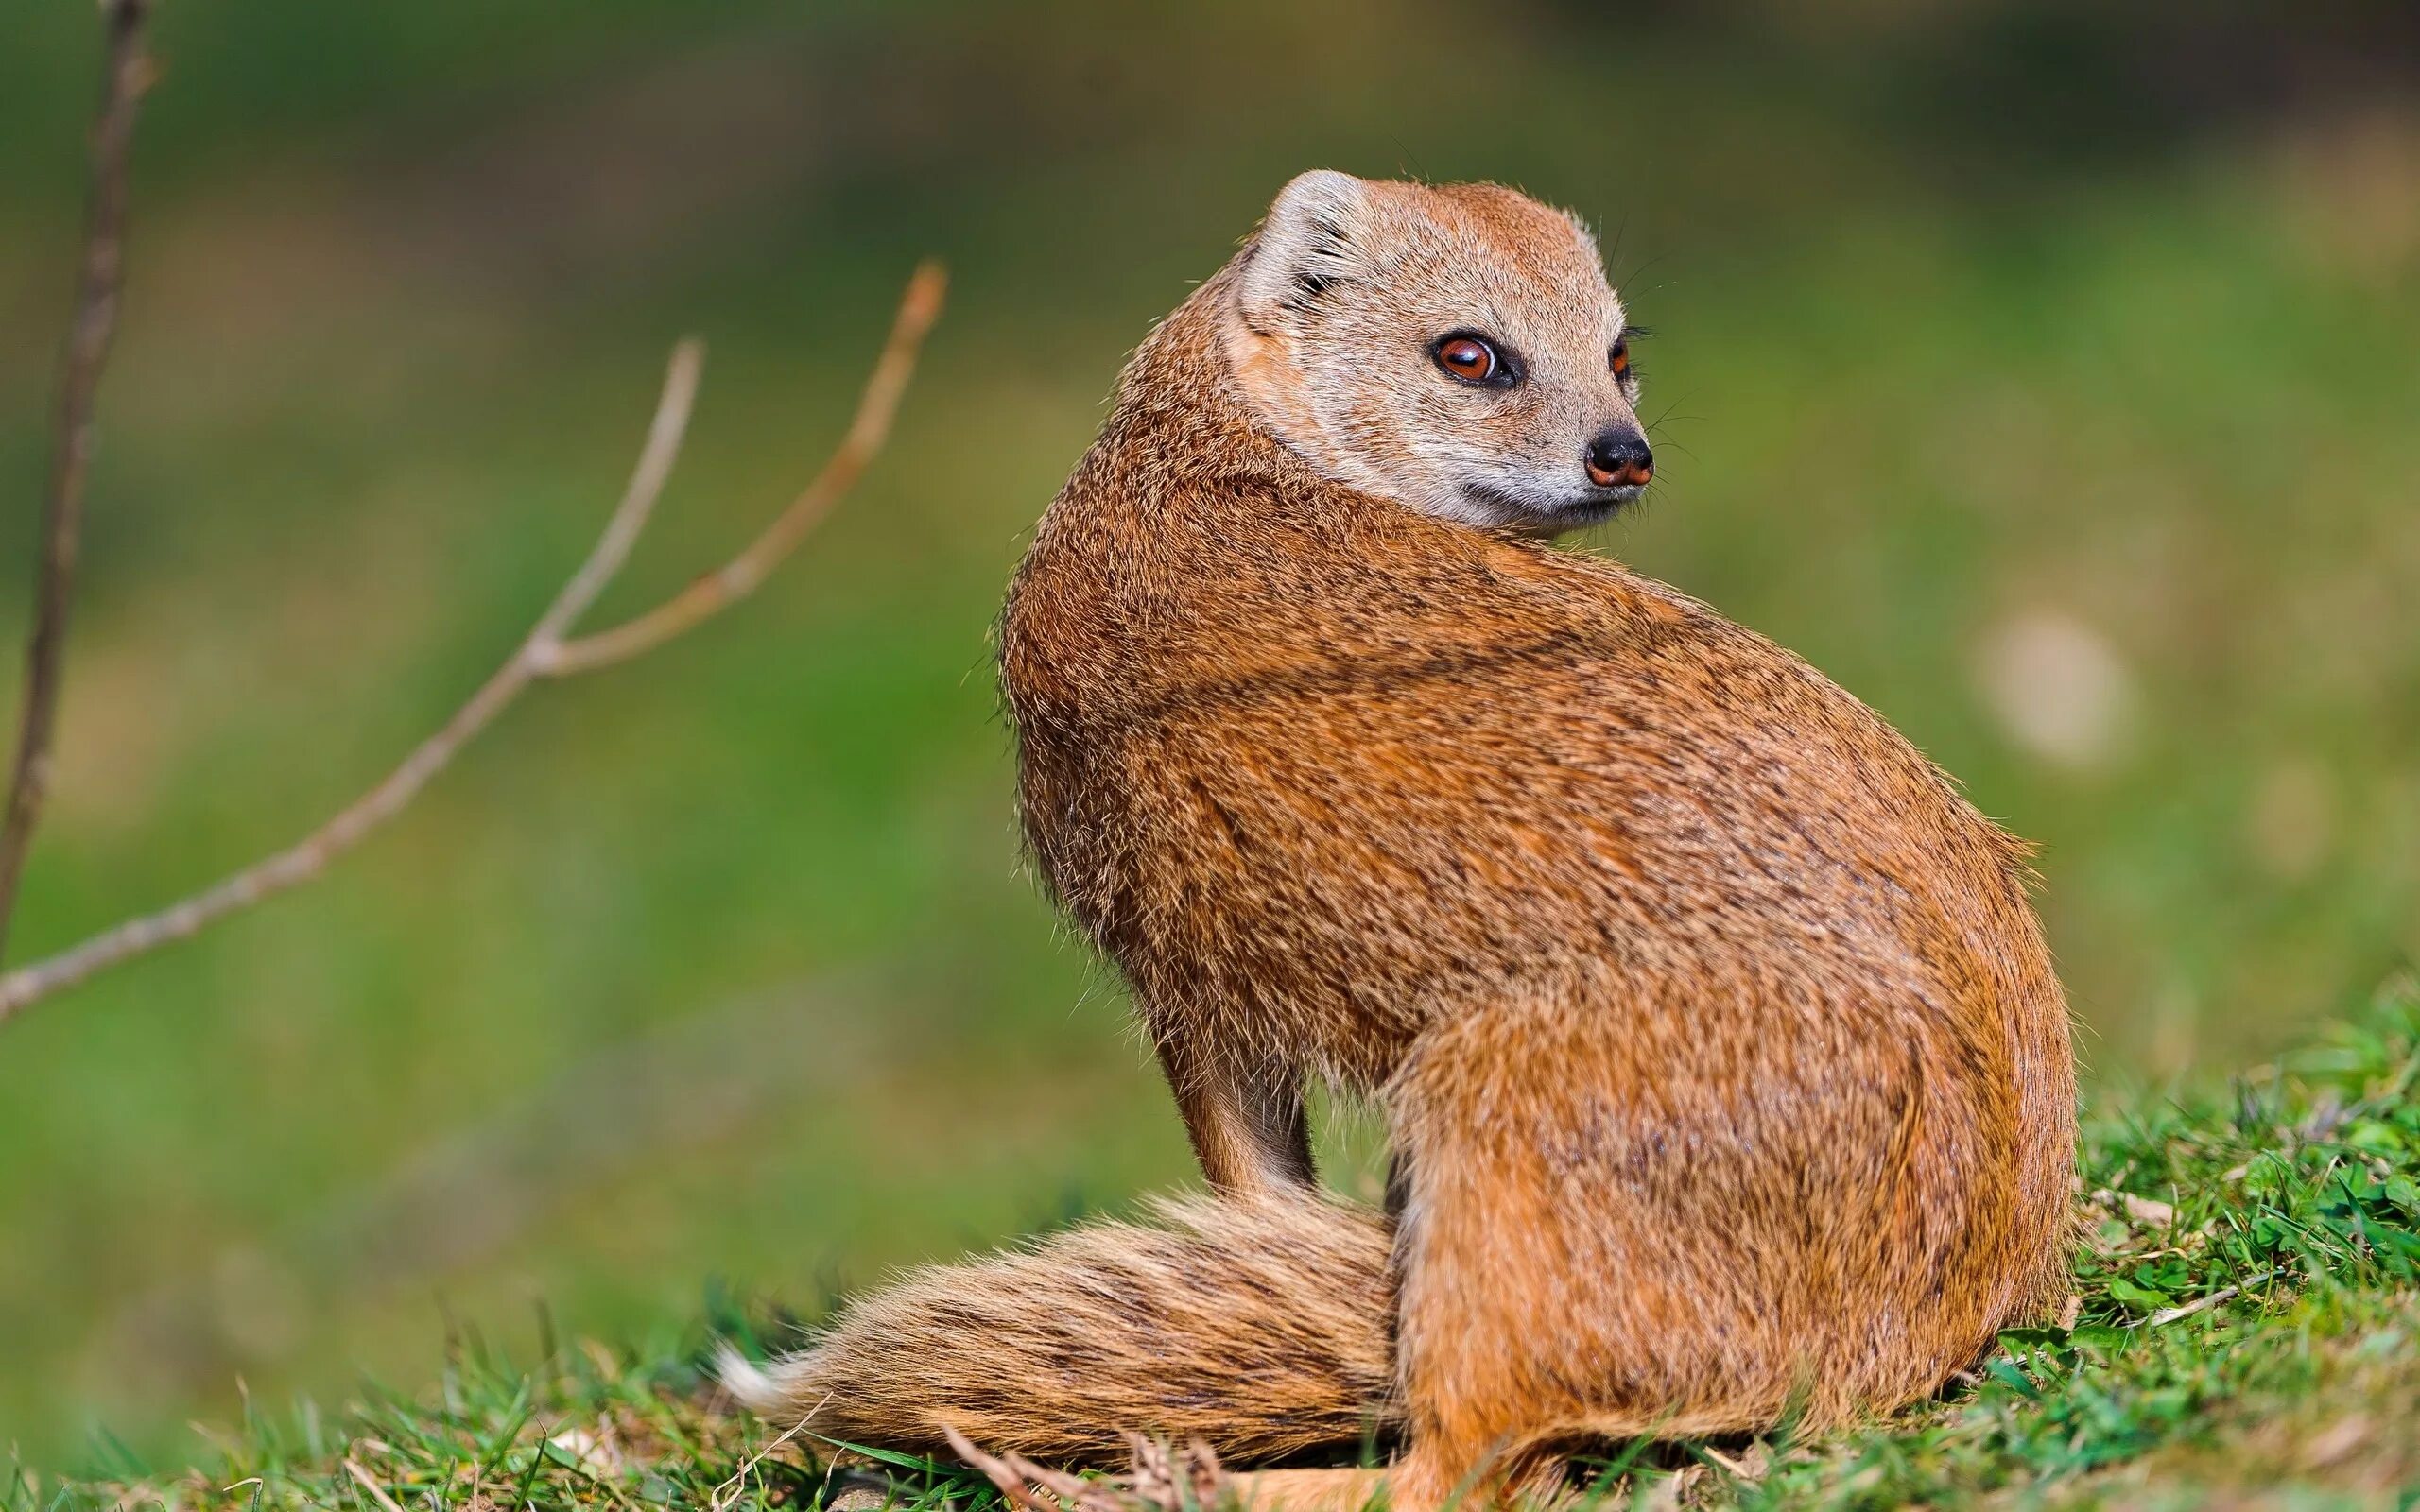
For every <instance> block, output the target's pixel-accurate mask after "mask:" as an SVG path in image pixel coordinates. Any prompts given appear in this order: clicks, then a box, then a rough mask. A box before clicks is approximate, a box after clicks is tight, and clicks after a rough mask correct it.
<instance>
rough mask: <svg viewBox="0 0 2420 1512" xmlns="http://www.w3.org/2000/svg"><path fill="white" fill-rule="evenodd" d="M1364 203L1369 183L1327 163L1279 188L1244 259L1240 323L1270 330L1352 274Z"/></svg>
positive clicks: (1239, 294) (1238, 299)
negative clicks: (1292, 311)
mask: <svg viewBox="0 0 2420 1512" xmlns="http://www.w3.org/2000/svg"><path fill="white" fill-rule="evenodd" d="M1369 203H1370V186H1369V185H1367V184H1365V183H1363V182H1362V181H1361V180H1358V179H1356V178H1355V177H1353V176H1352V175H1351V174H1349V173H1338V172H1337V171H1335V170H1334V169H1332V168H1314V169H1312V170H1311V171H1310V172H1308V173H1305V174H1302V175H1300V176H1298V177H1297V178H1295V180H1293V181H1292V182H1291V183H1288V185H1287V186H1286V187H1285V188H1284V189H1282V190H1280V191H1279V192H1278V195H1277V200H1276V202H1275V203H1274V204H1271V206H1270V207H1269V217H1268V219H1266V220H1264V221H1262V222H1261V226H1260V234H1259V235H1258V236H1257V237H1255V238H1254V239H1253V249H1252V256H1251V257H1250V258H1249V259H1247V260H1246V262H1245V263H1244V271H1243V283H1242V286H1241V287H1240V288H1239V289H1238V290H1237V292H1236V305H1237V307H1238V308H1239V309H1240V310H1241V311H1242V312H1243V318H1244V323H1245V324H1247V325H1249V326H1251V327H1252V328H1253V330H1255V331H1259V332H1262V333H1264V334H1267V333H1270V332H1273V331H1276V330H1278V329H1279V328H1280V327H1281V326H1283V325H1284V324H1285V323H1286V318H1287V313H1288V311H1289V310H1298V309H1301V308H1303V307H1304V306H1305V305H1307V304H1309V303H1310V302H1311V301H1314V300H1316V299H1318V298H1319V297H1320V296H1321V295H1322V294H1323V293H1325V292H1326V291H1327V289H1328V288H1329V286H1330V285H1332V284H1334V283H1338V282H1339V281H1340V280H1343V279H1348V278H1351V277H1353V276H1354V273H1355V271H1356V269H1357V266H1358V262H1359V259H1358V257H1357V255H1356V253H1355V250H1354V245H1353V244H1354V236H1355V232H1357V230H1358V229H1359V227H1360V224H1361V220H1362V217H1363V214H1364V212H1365V211H1366V210H1367V209H1368V208H1369Z"/></svg>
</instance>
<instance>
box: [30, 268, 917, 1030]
mask: <svg viewBox="0 0 2420 1512" xmlns="http://www.w3.org/2000/svg"><path fill="white" fill-rule="evenodd" d="M943 283H944V280H943V276H942V270H941V269H940V267H939V266H936V265H933V264H929V263H927V264H925V266H921V267H919V268H918V269H917V270H916V275H915V277H914V278H913V279H912V280H911V281H910V282H909V283H908V290H907V293H906V294H905V295H904V296H903V297H902V299H901V301H900V305H899V313H898V315H897V316H896V317H895V318H894V319H893V321H892V324H891V332H890V339H889V340H888V341H887V342H886V343H885V344H884V347H883V352H882V358H881V360H880V362H879V363H878V364H877V365H876V367H875V369H874V372H873V377H872V378H871V379H870V380H869V381H868V383H867V386H866V392H865V397H864V398H863V399H862V400H861V401H860V402H859V404H858V407H857V416H856V421H855V422H854V423H853V424H852V425H851V427H850V430H849V434H848V436H847V438H845V439H844V440H843V441H842V442H841V444H840V447H839V450H838V451H837V452H836V453H835V454H834V455H833V457H832V459H831V460H830V461H829V462H827V463H826V464H825V465H824V468H823V471H822V472H821V473H820V474H818V476H817V478H816V480H815V482H814V483H813V484H811V485H809V486H808V488H807V490H806V491H805V492H804V493H802V494H801V495H800V496H799V497H798V499H797V500H796V501H794V502H793V503H792V504H791V505H790V506H789V507H787V509H785V510H784V511H783V513H782V514H781V516H780V517H779V518H778V519H776V520H775V521H774V523H773V524H772V525H771V526H770V527H769V528H768V529H767V530H766V531H765V532H764V533H763V534H762V535H760V536H759V537H758V538H757V539H756V540H755V541H752V542H750V543H749V545H748V546H747V547H746V548H744V549H743V550H742V551H741V552H740V554H739V555H738V556H737V557H735V558H733V559H732V561H730V562H729V563H727V564H725V565H724V566H723V567H722V568H720V569H719V570H717V572H715V573H712V574H710V575H708V576H706V577H703V578H701V579H700V580H699V581H698V582H697V583H693V584H692V585H690V587H689V588H687V589H685V590H683V592H682V593H678V594H676V595H674V596H673V597H672V598H671V599H668V600H666V602H665V603H664V604H662V605H660V606H659V607H657V608H656V609H654V610H649V611H648V612H647V613H645V614H642V615H640V616H638V617H637V618H636V619H633V620H631V621H630V622H628V623H627V624H624V625H621V626H617V627H614V628H613V629H610V630H607V631H604V632H601V633H600V634H599V635H597V636H594V637H586V638H581V639H577V640H575V639H570V638H569V636H570V632H571V629H572V627H573V626H574V625H575V624H577V623H578V622H579V617H580V615H581V614H583V613H585V612H587V610H588V609H589V607H590V606H591V605H592V604H594V603H595V602H596V596H597V595H598V594H599V593H602V592H603V591H604V589H605V587H606V585H607V584H608V583H611V582H612V581H613V580H614V575H615V574H616V573H618V572H620V570H621V568H622V564H623V562H624V561H625V560H627V559H628V558H629V556H630V553H631V546H632V545H633V544H634V543H635V542H636V541H637V540H638V537H639V532H640V531H641V530H643V529H644V528H646V525H647V522H648V516H649V515H650V514H651V513H652V512H653V511H654V508H655V502H656V499H657V497H658V496H659V495H660V494H661V493H662V492H663V490H664V483H665V479H666V477H667V476H668V475H669V474H670V472H671V471H672V463H673V459H674V457H675V456H676V455H678V454H679V452H680V448H681V438H682V436H683V432H684V431H685V430H686V428H687V426H688V422H689V409H690V404H691V402H692V401H693V400H694V399H695V397H696V395H697V387H698V370H699V367H700V361H701V354H700V349H699V347H698V344H697V343H696V342H694V341H684V342H683V343H682V344H681V345H680V346H678V347H676V348H674V349H673V352H672V361H671V365H670V368H669V369H668V370H667V371H666V374H665V379H664V391H663V394H662V396H661V397H660V398H659V399H658V400H657V402H656V409H655V419H654V421H652V423H650V424H649V425H648V437H647V444H646V446H645V448H644V449H642V451H641V452H640V454H639V461H638V466H637V467H636V468H635V469H633V470H632V472H631V481H630V485H629V487H628V488H627V489H625V490H623V493H622V500H621V503H620V504H619V505H617V506H616V507H614V514H613V517H612V519H611V520H609V521H608V522H607V523H606V525H605V531H604V533H603V534H602V535H601V536H599V537H598V538H597V541H596V545H595V546H594V547H592V548H590V551H589V554H588V558H587V559H586V560H584V561H582V562H581V563H580V565H579V571H578V572H576V573H574V574H573V575H572V577H571V580H570V581H568V582H566V583H565V584H564V585H563V587H562V592H561V593H557V594H556V595H555V599H554V602H553V603H551V604H549V605H548V606H547V607H546V611H545V612H544V614H542V615H540V616H539V618H538V622H537V624H536V625H534V626H532V627H531V628H530V630H529V633H528V634H527V636H526V637H524V638H523V640H522V642H521V644H520V645H519V646H518V647H516V648H515V649H514V651H513V653H512V655H511V656H510V658H509V659H508V660H507V661H506V662H505V663H504V664H503V665H502V666H501V667H499V668H497V669H496V671H495V672H494V674H493V675H492V676H491V677H490V678H489V679H488V680H487V681H486V682H485V683H483V684H482V685H481V686H480V687H479V689H478V691H477V692H475V693H474V694H473V695H471V697H470V699H469V701H468V702H466V703H464V704H463V705H462V706H461V707H460V708H459V709H458V710H456V711H455V713H454V715H453V717H452V718H450V719H448V720H446V722H445V724H444V725H443V726H442V727H441V729H440V730H438V731H437V733H435V734H434V735H431V736H430V737H428V739H426V740H424V741H423V742H422V743H421V744H420V746H419V747H416V748H415V749H414V750H413V751H412V752H411V754H409V755H408V756H406V757H405V758H404V760H403V762H402V763H401V765H397V766H396V767H395V769H394V770H393V771H391V772H389V773H388V774H387V776H386V778H385V779H384V780H382V781H381V782H379V783H378V784H377V785H376V786H375V787H372V789H371V790H370V791H369V792H367V793H365V794H363V795H362V796H361V797H360V798H358V799H354V801H353V802H352V803H351V804H349V805H348V806H346V807H345V808H344V809H343V810H342V811H341V812H339V813H338V814H337V816H335V817H333V818H331V819H329V820H328V821H327V822H326V823H325V824H322V825H321V826H320V828H318V829H316V830H314V831H312V832H311V833H309V834H307V835H305V836H303V837H302V839H301V840H299V841H297V842H296V843H295V844H293V845H291V846H289V847H287V848H286V849H285V850H284V851H278V852H277V853H276V854H274V855H271V856H268V857H267V858H266V859H264V860H261V861H258V862H255V863H254V864H252V865H251V866H249V867H246V868H243V869H242V870H240V871H237V872H235V873H234V874H233V875H232V876H229V877H227V878H225V879H223V880H222V881H220V882H218V883H216V884H214V885H212V886H210V887H208V888H206V889H204V890H203V891H201V892H199V893H195V894H194V895H192V896H191V897H189V898H186V899H184V900H183V901H182V902H177V903H174V904H171V905H170V906H168V907H166V908H164V909H162V910H160V911H159V912H157V913H153V914H147V915H145V916H143V917H141V918H138V919H129V920H127V921H126V922H124V923H121V924H118V925H116V926H114V927H112V928H111V929H108V930H104V931H103V932H101V933H100V934H98V935H95V936H93V937H91V938H90V939H87V940H85V941H84V942H83V943H82V944H80V945H77V946H74V947H72V948H71V949H68V950H66V951H62V952H61V953H60V954H56V955H53V956H50V957H48V958H47V959H44V960H42V961H37V962H35V963H33V964H32V965H29V966H25V967H20V968H19V969H17V970H16V971H10V972H9V973H7V974H6V975H0V1021H6V1020H7V1019H8V1018H9V1016H10V1015H12V1014H14V1013H15V1012H16V1011H17V1010H18V1009H20V1008H23V1007H24V1006H26V1005H27V1004H29V1003H32V1002H34V1001H35V1000H37V999H39V998H43V997H46V996H48V995H50V994H51V993H54V992H57V991H60V990H61V989H63V988H69V987H73V986H75V985H76V984H77V983H78V982H81V981H83V980H84V979H86V978H87V977H90V976H91V975H93V974H94V973H95V972H96V971H103V970H105V969H107V968H109V967H112V966H115V965H118V964H119V963H120V962H123V961H126V960H128V959H130V958H131V957H133V956H136V955H140V954H145V953H146V952H148V951H153V950H157V949H158V948H159V947H161V946H163V945H165V944H168V943H170V942H171V941H174V940H179V939H183V938H185V937H187V936H191V935H194V934H197V933H199V931H200V930H201V929H203V928H204V927H206V926H207V925H209V924H211V923H213V922H215V921H216V920H217V919H222V918H224V917H226V916H227V915H229V914H232V913H235V912H237V911H238V910H240V909H244V908H248V907H250V906H251V905H252V904H254V903H257V902H261V901H262V900H263V899H266V898H268V897H270V896H273V895H274V894H277V893H280V892H283V891H285V889H286V888H288V887H292V886H295V885H298V884H300V883H302V882H306V881H308V880H309V879H311V878H312V877H315V876H317V875H319V874H320V872H321V871H322V870H324V869H326V868H327V866H328V864H329V863H330V862H332V861H334V860H335V859H336V858H337V856H339V855H342V854H343V853H344V852H345V851H350V850H352V849H353V848H354V846H356V845H358V844H359V843H360V842H361V841H362V839H363V838H364V837H365V836H367V835H368V834H369V833H371V832H372V830H374V829H376V828H377V827H378V826H379V825H381V824H383V823H385V822H386V821H387V820H389V819H390V818H392V817H394V816H395V815H396V814H398V813H400V812H401V811H402V810H403V808H404V807H405V806H406V804H408V803H409V802H411V800H412V799H414V798H415V797H417V796H418V795H419V793H420V791H421V789H422V788H423V787H425V786H426V785H427V784H428V782H429V780H430V779H431V778H433V777H435V776H436V775H437V774H438V773H439V772H440V771H442V770H443V769H444V768H445V766H446V765H447V764H448V763H450V762H452V761H453V759H454V758H455V756H456V755H457V754H458V752H459V751H460V750H461V748H462V747H463V746H464V745H466V744H467V743H469V741H470V740H471V738H472V737H473V736H475V735H476V734H477V733H478V732H479V731H480V730H484V729H486V728H487V727H488V725H489V724H490V723H492V722H493V720H494V719H495V716H496V715H497V714H499V713H503V712H504V710H505V709H506V707H507V706H509V705H510V703H511V702H512V701H513V699H515V698H516V697H518V696H520V695H521V693H522V691H523V690H524V689H526V688H527V687H528V685H529V684H530V682H532V681H533V680H535V679H538V678H540V677H570V676H574V675H577V674H579V673H582V672H593V671H595V670H596V669H598V668H600V667H606V666H611V665H614V664H615V663H617V662H624V661H628V660H629V659H630V658H631V657H634V656H637V655H639V654H640V653H642V652H645V651H647V650H649V649H651V648H652V647H654V646H656V645H659V644H663V643H664V642H665V641H667V640H669V639H671V638H672V637H674V636H676V635H679V634H681V633H682V632H683V631H685V630H688V629H690V628H692V627H695V626H696V625H698V624H699V623H700V622H701V621H703V620H705V619H707V618H709V617H711V616H712V615H714V614H716V613H717V612H719V611H720V610H724V609H727V608H729V607H730V606H731V605H732V604H734V603H736V602H737V601H738V600H739V599H740V598H741V597H743V596H745V595H746V593H748V592H749V591H750V590H751V589H752V588H754V587H755V585H756V584H757V583H758V582H759V581H761V580H762V579H763V577H764V576H765V574H766V573H767V572H768V571H769V570H770V569H771V568H772V567H773V566H774V565H775V564H776V563H778V562H779V561H780V560H781V558H783V557H784V556H786V555H787V554H788V552H789V551H790V550H791V549H792V548H793V547H795V546H796V545H797V544H798V542H799V541H800V540H801V539H803V538H804V536H805V534H806V532H807V531H808V530H809V529H811V528H812V527H813V526H814V525H815V524H816V523H817V522H818V521H819V520H820V519H821V517H822V515H823V514H824V512H825V511H826V510H828V509H829V507H831V505H832V503H833V502H834V501H835V500H836V499H837V498H838V496H839V495H840V494H841V493H842V492H843V491H845V490H847V488H848V486H849V485H850V484H851V483H853V482H855V481H856V477H857V475H858V474H859V473H860V472H863V471H864V469H865V466H866V464H867V462H868V461H870V460H871V459H872V458H873V454H874V453H875V452H876V451H878V450H879V449H880V447H881V445H882V442H883V440H884V439H885V438H886V437H887V435H888V433H889V428H890V417H891V414H892V412H893V410H894V409H895V408H896V407H897V404H898V401H899V396H900V394H901V392H902V391H903V390H904V389H905V387H906V386H907V382H908V375H909V374H910V372H911V371H912V370H913V369H914V366H915V360H916V353H917V351H918V348H919V346H920V344H921V343H922V341H923V339H924V335H925V332H926V331H927V330H929V329H930V328H931V325H932V322H933V320H934V318H936V317H937V316H938V315H939V314H940V312H941V301H942V288H943Z"/></svg>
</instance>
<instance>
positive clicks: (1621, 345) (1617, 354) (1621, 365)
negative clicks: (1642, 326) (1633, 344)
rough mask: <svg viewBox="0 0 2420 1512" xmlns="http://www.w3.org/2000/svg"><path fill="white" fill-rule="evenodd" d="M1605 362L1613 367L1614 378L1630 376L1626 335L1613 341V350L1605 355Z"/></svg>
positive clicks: (1628, 348)
mask: <svg viewBox="0 0 2420 1512" xmlns="http://www.w3.org/2000/svg"><path fill="white" fill-rule="evenodd" d="M1606 363H1607V365H1608V366H1610V367H1611V368H1612V369H1614V376H1615V378H1616V379H1622V378H1627V377H1629V376H1630V339H1629V338H1628V337H1624V338H1623V339H1621V340H1619V341H1616V342H1615V343H1614V350H1613V352H1611V353H1609V354H1608V355H1607V357H1606Z"/></svg>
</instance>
